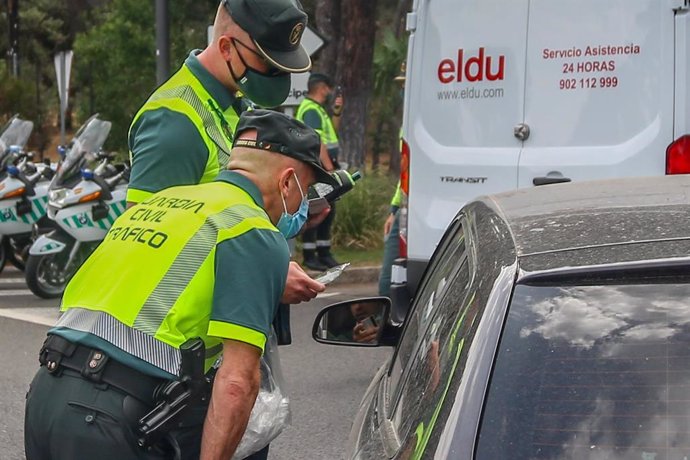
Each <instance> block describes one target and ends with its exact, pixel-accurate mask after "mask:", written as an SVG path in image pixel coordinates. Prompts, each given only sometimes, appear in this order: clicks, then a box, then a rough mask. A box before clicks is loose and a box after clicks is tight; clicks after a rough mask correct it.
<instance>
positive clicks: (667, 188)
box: [314, 176, 690, 460]
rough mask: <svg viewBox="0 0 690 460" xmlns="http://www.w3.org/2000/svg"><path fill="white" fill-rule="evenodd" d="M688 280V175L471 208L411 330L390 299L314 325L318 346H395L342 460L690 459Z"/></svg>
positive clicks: (437, 257)
mask: <svg viewBox="0 0 690 460" xmlns="http://www.w3.org/2000/svg"><path fill="white" fill-rule="evenodd" d="M689 281H690V177H687V176H677V177H665V178H649V179H627V180H614V181H603V182H591V183H576V184H568V185H553V186H546V187H540V188H534V189H529V190H520V191H517V192H511V193H506V194H500V195H495V196H490V197H484V198H481V199H478V200H476V201H474V202H471V203H469V204H468V205H466V206H465V207H464V208H463V209H462V210H461V211H460V213H459V214H458V215H457V217H456V218H455V219H454V220H453V222H452V223H451V225H450V226H449V228H448V230H447V232H446V234H445V235H444V237H443V239H442V240H441V242H440V243H439V245H438V248H437V250H436V252H435V253H434V256H433V257H432V259H431V261H430V264H429V267H428V269H427V271H426V274H425V275H424V278H423V281H422V283H421V284H420V289H419V291H418V293H417V296H416V298H415V300H414V301H413V304H412V307H411V309H410V311H409V313H408V315H407V317H406V319H405V322H404V326H399V327H397V328H396V327H392V326H391V325H390V322H391V321H390V312H389V310H390V309H389V302H388V300H387V299H383V298H371V299H360V300H357V301H350V302H346V303H343V304H340V305H335V306H332V307H329V308H328V309H326V310H324V312H322V314H321V315H320V316H319V317H318V318H317V321H316V323H315V324H314V337H315V338H316V339H317V340H319V341H321V342H326V343H343V344H350V345H353V344H357V345H369V346H373V345H378V344H382V343H383V344H385V343H395V344H396V348H395V352H394V354H393V356H392V358H391V360H390V361H389V362H388V363H386V364H385V365H384V366H383V367H382V368H381V370H380V371H379V373H378V374H377V375H376V377H375V378H374V380H373V382H372V383H371V385H370V387H369V389H368V390H367V392H366V394H365V396H364V399H363V401H362V405H361V408H360V411H359V413H358V415H357V417H356V419H355V421H354V424H353V428H352V432H351V435H350V449H351V450H350V452H349V453H348V455H347V458H354V459H383V458H403V459H408V458H411V459H417V458H438V459H472V458H475V459H481V460H501V459H635V460H664V459H669V460H670V459H678V460H687V459H688V458H690V284H688V282H689ZM344 312H350V313H351V317H348V318H346V319H342V318H343V317H347V316H348V315H347V314H345V315H343V313H344ZM337 328H340V331H339V332H338V331H336V329H337ZM372 328H373V329H372ZM400 330H402V332H400ZM343 331H345V332H343ZM367 332H375V334H373V335H368V336H367V335H366V334H367Z"/></svg>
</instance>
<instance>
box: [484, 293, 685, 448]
mask: <svg viewBox="0 0 690 460" xmlns="http://www.w3.org/2000/svg"><path fill="white" fill-rule="evenodd" d="M627 283H628V284H608V283H601V285H592V283H587V284H588V285H572V286H543V285H542V286H526V285H518V286H517V287H516V289H515V292H514V295H513V299H512V301H511V306H510V309H509V313H508V318H507V321H506V325H505V329H504V332H503V335H502V338H501V341H500V346H499V351H498V356H497V358H496V362H495V366H494V370H493V375H492V377H491V382H490V386H489V392H488V399H487V402H486V406H485V409H484V415H483V417H482V422H481V428H480V432H479V441H478V445H477V452H476V454H477V455H476V458H477V459H480V460H494V459H498V458H520V459H550V460H557V459H608V460H617V459H621V460H622V459H640V460H665V459H669V460H670V459H686V458H690V397H688V395H689V394H690V285H688V284H686V283H687V281H686V280H676V282H675V284H674V283H673V282H669V281H664V282H663V283H661V282H660V283H658V284H656V283H653V282H650V281H644V282H642V283H640V284H636V283H634V282H631V281H628V282H627Z"/></svg>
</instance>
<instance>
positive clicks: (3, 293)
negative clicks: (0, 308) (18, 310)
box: [0, 289, 34, 297]
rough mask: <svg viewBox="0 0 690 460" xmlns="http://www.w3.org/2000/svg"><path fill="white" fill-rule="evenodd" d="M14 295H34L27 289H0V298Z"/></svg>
mask: <svg viewBox="0 0 690 460" xmlns="http://www.w3.org/2000/svg"><path fill="white" fill-rule="evenodd" d="M15 295H34V294H33V292H31V291H30V290H29V289H0V297H11V296H15Z"/></svg>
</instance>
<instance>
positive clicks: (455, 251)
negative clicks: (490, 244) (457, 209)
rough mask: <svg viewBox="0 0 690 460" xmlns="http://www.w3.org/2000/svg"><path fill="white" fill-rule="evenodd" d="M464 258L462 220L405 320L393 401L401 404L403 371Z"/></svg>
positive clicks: (395, 360)
mask: <svg viewBox="0 0 690 460" xmlns="http://www.w3.org/2000/svg"><path fill="white" fill-rule="evenodd" d="M463 257H465V234H464V232H463V228H462V225H461V224H460V221H459V220H458V221H456V222H455V223H454V225H453V226H452V227H451V229H450V230H449V231H448V232H447V234H446V236H445V237H444V238H443V240H442V241H441V243H440V245H439V250H437V251H436V254H435V255H434V257H432V262H431V263H430V265H429V268H428V269H427V271H426V273H427V275H426V276H425V279H424V281H423V282H422V284H421V285H420V288H419V293H418V295H417V297H416V299H415V301H414V302H413V305H412V307H411V309H410V313H409V314H408V315H407V318H406V319H405V330H404V331H403V333H402V335H401V338H400V343H399V344H398V347H397V349H396V351H395V355H394V356H393V362H392V366H391V371H390V380H389V389H390V391H389V394H390V395H391V396H392V397H393V400H397V397H398V395H399V389H398V386H399V385H398V384H399V382H400V379H401V377H402V375H403V371H404V370H405V369H406V368H407V366H408V363H409V361H410V359H411V358H412V355H413V353H414V351H415V350H416V348H417V347H418V346H419V343H420V338H421V337H422V335H423V334H424V333H425V331H426V329H427V327H428V326H429V323H430V321H429V320H430V319H431V317H432V314H433V313H434V311H435V309H436V308H437V306H438V300H439V299H440V298H441V296H442V295H443V293H444V290H445V288H446V287H447V281H448V279H449V278H450V277H451V276H452V274H453V271H454V270H457V269H458V268H459V266H460V261H461V259H462V258H463Z"/></svg>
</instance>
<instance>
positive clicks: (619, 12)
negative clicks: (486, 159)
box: [519, 0, 687, 187]
mask: <svg viewBox="0 0 690 460" xmlns="http://www.w3.org/2000/svg"><path fill="white" fill-rule="evenodd" d="M670 4H671V0H607V1H605V2H603V1H601V0H558V1H555V0H531V1H530V9H529V26H528V40H527V71H526V73H527V83H526V86H525V116H524V120H523V121H524V123H525V124H526V125H527V126H528V127H529V130H530V133H529V137H528V138H527V139H526V140H525V141H524V143H523V150H522V153H521V155H520V161H519V186H520V187H527V186H532V185H533V184H534V182H535V179H537V180H538V179H539V178H544V177H560V176H563V177H566V178H570V179H572V180H574V181H575V180H585V179H594V178H607V177H617V176H649V175H662V174H664V172H665V157H664V152H665V150H666V147H667V146H668V144H669V143H670V142H671V141H672V140H673V110H674V109H673V88H674V33H673V31H674V12H673V10H672V8H671V6H670ZM686 85H687V82H686Z"/></svg>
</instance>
